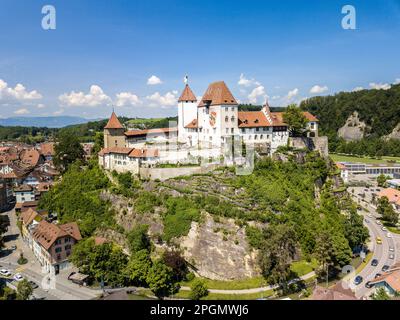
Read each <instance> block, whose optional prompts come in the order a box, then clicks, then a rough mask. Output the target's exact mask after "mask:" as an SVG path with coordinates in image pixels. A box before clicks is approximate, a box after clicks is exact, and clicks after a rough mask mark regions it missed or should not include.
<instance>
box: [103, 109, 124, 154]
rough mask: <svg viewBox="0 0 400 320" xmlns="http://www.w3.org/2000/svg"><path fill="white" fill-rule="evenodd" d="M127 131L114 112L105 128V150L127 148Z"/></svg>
mask: <svg viewBox="0 0 400 320" xmlns="http://www.w3.org/2000/svg"><path fill="white" fill-rule="evenodd" d="M124 133H125V129H124V127H123V126H122V124H121V122H119V120H118V118H117V115H116V114H115V112H114V111H113V113H112V114H111V117H110V120H108V123H107V125H106V126H105V127H104V148H112V147H125V145H126V141H125V134H124Z"/></svg>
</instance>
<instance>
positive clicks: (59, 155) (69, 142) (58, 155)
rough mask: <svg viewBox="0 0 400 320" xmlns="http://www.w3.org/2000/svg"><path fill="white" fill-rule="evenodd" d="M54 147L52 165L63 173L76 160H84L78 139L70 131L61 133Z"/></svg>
mask: <svg viewBox="0 0 400 320" xmlns="http://www.w3.org/2000/svg"><path fill="white" fill-rule="evenodd" d="M57 142H58V143H56V145H55V147H54V152H55V154H54V158H53V161H54V164H55V165H56V166H57V168H58V169H59V170H60V171H62V172H65V171H66V170H68V168H69V166H70V165H71V164H72V163H74V162H75V161H77V160H83V159H84V151H83V148H82V146H81V144H80V142H79V139H78V137H77V136H76V135H75V134H73V133H72V132H70V131H61V132H60V134H59V135H58V137H57Z"/></svg>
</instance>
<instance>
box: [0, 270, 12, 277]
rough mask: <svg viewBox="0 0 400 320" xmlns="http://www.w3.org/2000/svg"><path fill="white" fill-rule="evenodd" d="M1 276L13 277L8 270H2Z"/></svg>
mask: <svg viewBox="0 0 400 320" xmlns="http://www.w3.org/2000/svg"><path fill="white" fill-rule="evenodd" d="M0 274H1V275H2V276H4V277H11V274H12V273H11V272H10V271H9V270H7V269H1V270H0Z"/></svg>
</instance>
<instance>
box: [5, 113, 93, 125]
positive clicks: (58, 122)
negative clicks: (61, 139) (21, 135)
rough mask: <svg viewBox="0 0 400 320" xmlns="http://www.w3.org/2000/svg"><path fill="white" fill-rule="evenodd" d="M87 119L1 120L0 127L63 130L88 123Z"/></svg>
mask: <svg viewBox="0 0 400 320" xmlns="http://www.w3.org/2000/svg"><path fill="white" fill-rule="evenodd" d="M89 121H93V120H88V119H85V118H80V117H72V116H57V117H12V118H5V119H0V126H4V127H15V126H21V127H47V128H62V127H66V126H71V125H76V124H82V123H87V122H89Z"/></svg>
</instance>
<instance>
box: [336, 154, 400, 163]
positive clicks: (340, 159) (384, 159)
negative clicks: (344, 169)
mask: <svg viewBox="0 0 400 320" xmlns="http://www.w3.org/2000/svg"><path fill="white" fill-rule="evenodd" d="M329 156H330V157H331V158H332V160H333V161H335V162H360V163H366V164H387V163H388V161H396V162H397V163H400V157H382V158H381V159H373V158H370V157H357V156H345V155H341V154H333V153H331V154H329Z"/></svg>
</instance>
